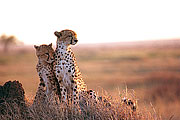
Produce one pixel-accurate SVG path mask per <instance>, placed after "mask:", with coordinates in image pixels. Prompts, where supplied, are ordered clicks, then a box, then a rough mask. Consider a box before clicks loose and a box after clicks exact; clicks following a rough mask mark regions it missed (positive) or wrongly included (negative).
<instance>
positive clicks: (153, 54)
mask: <svg viewBox="0 0 180 120" xmlns="http://www.w3.org/2000/svg"><path fill="white" fill-rule="evenodd" d="M179 3H180V2H179V1H170V0H169V1H168V0H167V1H164V0H158V1H157V0H151V1H144V0H137V1H133V0H126V1H121V0H118V1H115V0H112V1H111V2H107V1H102V0H99V1H95V0H92V1H89V2H85V1H81V0H76V1H72V0H67V1H60V0H58V1H57V0H52V1H51V2H47V1H42V0H39V1H35V0H31V1H23V0H16V1H10V0H6V1H0V5H1V7H0V14H1V19H0V85H3V84H4V83H5V82H7V81H9V80H19V81H20V82H21V83H22V85H23V87H24V89H25V92H26V96H27V97H29V98H32V97H33V96H34V95H35V92H36V90H37V87H38V83H39V78H38V74H37V72H36V64H37V57H36V55H35V50H34V48H33V45H40V44H49V43H53V45H54V48H55V45H56V37H55V36H54V34H53V33H54V31H61V30H63V29H72V30H74V31H75V32H76V33H77V35H78V36H77V37H78V40H79V43H78V45H75V46H73V51H74V53H75V55H76V58H77V62H78V65H79V67H80V70H81V72H82V75H83V78H84V81H85V82H86V84H87V85H88V88H89V89H95V90H96V89H99V88H103V89H104V90H106V91H107V92H108V93H110V94H115V93H117V94H119V93H121V92H122V91H123V90H125V89H126V87H127V89H128V90H129V91H134V93H135V95H136V98H137V99H138V105H139V107H140V108H146V107H147V108H148V107H149V106H151V104H152V105H153V107H154V108H155V110H156V112H157V113H160V114H161V115H162V118H170V117H172V118H173V119H179V118H180V92H179V91H180V22H179V21H180V17H179V11H180V8H179Z"/></svg>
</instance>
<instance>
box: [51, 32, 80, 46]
mask: <svg viewBox="0 0 180 120" xmlns="http://www.w3.org/2000/svg"><path fill="white" fill-rule="evenodd" d="M54 34H55V36H57V41H58V42H63V43H64V44H65V45H67V46H68V45H75V44H76V43H77V42H78V40H77V35H76V33H75V32H74V31H72V30H62V31H61V32H57V31H55V32H54Z"/></svg>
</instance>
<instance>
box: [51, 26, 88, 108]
mask: <svg viewBox="0 0 180 120" xmlns="http://www.w3.org/2000/svg"><path fill="white" fill-rule="evenodd" d="M54 34H55V35H56V36H57V46H56V50H55V67H54V71H55V74H56V77H57V79H58V82H59V84H60V86H61V89H60V90H61V94H62V101H64V102H66V103H67V102H68V100H70V101H72V102H73V104H74V105H76V104H78V103H79V96H80V92H81V93H82V92H85V91H86V90H87V87H86V84H85V83H84V81H83V79H82V75H81V72H80V70H79V67H78V65H77V62H76V58H75V55H74V53H73V52H72V50H71V48H70V46H71V45H75V44H76V43H77V42H78V40H77V35H76V33H75V32H74V31H72V30H62V31H61V32H57V31H56V32H55V33H54Z"/></svg>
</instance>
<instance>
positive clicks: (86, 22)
mask: <svg viewBox="0 0 180 120" xmlns="http://www.w3.org/2000/svg"><path fill="white" fill-rule="evenodd" d="M0 15H1V17H0V35H1V34H7V35H15V36H16V37H17V38H18V39H19V40H21V41H23V42H24V43H25V44H31V45H33V44H49V43H53V44H55V42H56V37H55V36H54V31H61V30H63V29H71V30H74V31H75V32H76V33H77V37H78V40H79V43H103V42H122V41H135V40H158V39H171V38H180V0H89V1H87V0H29V1H27V0H1V1H0Z"/></svg>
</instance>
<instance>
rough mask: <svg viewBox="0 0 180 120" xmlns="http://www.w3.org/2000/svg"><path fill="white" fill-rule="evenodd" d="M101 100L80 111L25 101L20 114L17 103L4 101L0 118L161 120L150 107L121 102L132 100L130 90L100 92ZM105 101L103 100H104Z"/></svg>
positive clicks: (17, 119) (69, 107)
mask: <svg viewBox="0 0 180 120" xmlns="http://www.w3.org/2000/svg"><path fill="white" fill-rule="evenodd" d="M101 94H103V96H102V98H103V100H102V101H98V102H97V103H93V102H91V103H89V105H88V106H85V107H84V109H83V112H82V111H77V109H78V108H77V107H76V108H74V107H72V106H71V105H69V106H66V105H64V104H62V103H61V104H47V103H38V104H36V105H34V106H33V105H32V104H30V103H28V102H27V103H26V104H27V106H28V109H27V110H26V111H24V112H26V113H28V114H22V112H21V110H20V108H19V106H18V105H17V104H10V103H6V102H4V103H3V104H2V103H1V104H0V107H2V106H4V107H5V112H3V114H1V113H0V119H1V120H6V119H13V120H14V119H16V120H22V119H31V120H67V119H77V120H84V119H86V120H109V119H112V120H126V119H128V120H145V119H146V120H161V117H160V116H159V115H158V114H157V113H156V112H155V111H154V110H153V108H150V109H146V108H143V109H137V110H136V111H133V110H132V109H131V107H130V106H128V105H127V104H125V103H124V102H122V98H123V97H125V96H126V97H127V95H128V96H131V98H132V100H135V98H133V97H134V96H135V95H133V93H132V92H128V93H127V91H124V92H123V93H122V94H118V95H116V96H114V97H113V96H111V95H110V94H109V93H107V92H104V91H103V92H102V91H101ZM120 96H121V97H120ZM105 99H106V100H107V101H108V102H107V101H104V100H105Z"/></svg>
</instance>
